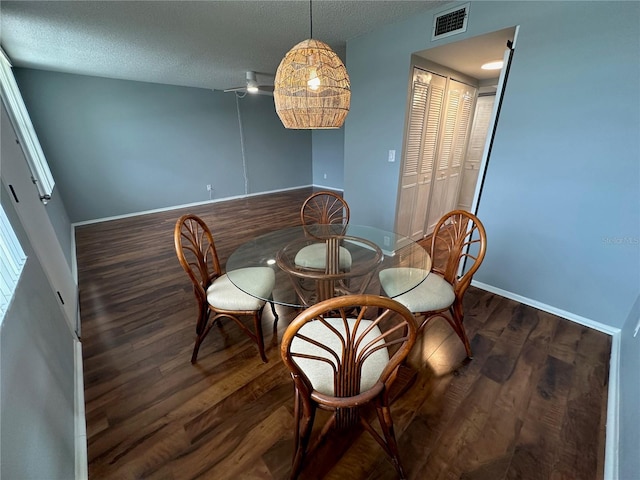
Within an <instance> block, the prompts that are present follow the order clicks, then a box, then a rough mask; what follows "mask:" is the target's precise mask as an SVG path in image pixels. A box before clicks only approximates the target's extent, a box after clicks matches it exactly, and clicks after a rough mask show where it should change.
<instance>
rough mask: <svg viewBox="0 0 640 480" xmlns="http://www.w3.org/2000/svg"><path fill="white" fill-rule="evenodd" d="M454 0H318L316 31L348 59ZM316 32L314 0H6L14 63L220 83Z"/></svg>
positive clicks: (270, 63) (270, 62) (230, 82)
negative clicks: (356, 40) (395, 25)
mask: <svg viewBox="0 0 640 480" xmlns="http://www.w3.org/2000/svg"><path fill="white" fill-rule="evenodd" d="M446 3H448V2H441V1H424V0H422V1H419V0H410V1H402V0H391V1H384V0H375V1H365V0H351V1H345V0H341V1H331V0H315V1H314V2H313V4H312V6H313V36H314V37H315V38H317V39H320V40H323V41H325V42H327V43H328V44H329V45H331V46H332V47H333V48H334V49H335V50H336V52H337V53H338V54H339V55H340V56H341V57H342V58H343V60H344V52H345V45H346V40H347V39H349V38H353V37H356V36H358V35H362V34H364V33H367V32H369V31H371V30H374V29H376V28H379V27H380V26H382V25H385V24H389V23H392V22H395V21H400V20H403V19H406V18H408V17H410V16H412V15H414V14H416V13H418V12H422V11H424V10H428V9H433V10H434V11H436V12H437V11H439V10H441V9H443V8H446V7H445V6H444V4H446ZM429 28H430V25H428V26H425V32H428V31H429ZM309 33H310V32H309V2H307V1H306V0H305V1H298V0H293V1H271V0H262V1H244V0H236V1H231V0H227V1H196V2H192V1H43V2H41V1H2V2H0V42H1V44H2V47H3V49H4V50H5V52H6V53H7V54H8V55H9V57H10V58H11V60H12V62H13V64H14V65H15V66H18V67H30V68H37V69H43V70H53V71H60V72H68V73H76V74H84V75H96V76H101V77H109V78H120V79H127V80H138V81H146V82H156V83H164V84H170V85H184V86H191V87H201V88H213V89H219V90H223V89H225V88H229V87H234V86H238V85H243V84H244V81H245V72H246V71H248V70H252V71H257V72H266V73H270V74H274V73H275V70H276V68H277V67H278V64H279V63H280V60H281V58H282V57H283V56H284V54H285V53H286V52H287V51H288V50H289V49H290V48H291V47H292V46H293V45H294V44H296V43H298V42H299V41H301V40H304V39H306V38H308V37H309ZM427 38H428V34H427V33H425V43H426V42H427V41H428V40H427ZM258 82H259V83H269V82H272V79H271V78H266V79H265V78H261V77H260V76H259V77H258Z"/></svg>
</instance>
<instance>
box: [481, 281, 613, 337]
mask: <svg viewBox="0 0 640 480" xmlns="http://www.w3.org/2000/svg"><path fill="white" fill-rule="evenodd" d="M471 285H473V286H474V287H478V288H479V289H481V290H486V291H487V292H491V293H495V294H496V295H500V296H501V297H505V298H508V299H510V300H515V301H516V302H518V303H523V304H524V305H529V306H530V307H533V308H537V309H538V310H542V311H543V312H547V313H551V314H553V315H557V316H558V317H562V318H566V319H567V320H571V321H572V322H575V323H577V324H579V325H583V326H585V327H589V328H593V329H594V330H597V331H599V332H602V333H606V334H607V335H615V334H616V333H618V334H619V333H620V329H619V328H615V327H612V326H611V325H607V324H605V323H601V322H596V321H595V320H591V319H590V318H586V317H581V316H580V315H576V314H575V313H571V312H567V311H566V310H561V309H559V308H556V307H552V306H551V305H547V304H546V303H542V302H539V301H537V300H532V299H530V298H527V297H523V296H522V295H518V294H517V293H513V292H509V291H508V290H503V289H501V288H498V287H494V286H493V285H487V284H486V283H482V282H477V281H476V280H472V281H471Z"/></svg>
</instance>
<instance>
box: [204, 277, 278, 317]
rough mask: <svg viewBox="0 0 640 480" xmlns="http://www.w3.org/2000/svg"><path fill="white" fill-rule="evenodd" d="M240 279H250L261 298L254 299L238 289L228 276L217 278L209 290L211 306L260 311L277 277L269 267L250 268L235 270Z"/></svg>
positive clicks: (222, 308) (224, 308)
mask: <svg viewBox="0 0 640 480" xmlns="http://www.w3.org/2000/svg"><path fill="white" fill-rule="evenodd" d="M234 276H236V278H238V279H242V278H243V277H244V278H247V279H250V281H252V282H253V283H254V285H255V290H254V292H255V293H256V294H260V297H261V298H257V297H254V296H252V295H249V294H248V293H245V292H243V291H242V290H240V289H239V288H238V287H236V286H235V285H234V284H233V283H232V282H231V280H229V277H227V275H226V274H224V275H222V276H220V277H218V278H216V279H215V280H214V281H213V283H212V284H211V285H210V286H209V288H208V289H207V301H208V302H209V305H211V306H212V307H214V308H219V309H221V310H260V309H261V308H262V306H263V305H264V303H265V301H264V300H262V299H266V298H269V297H270V296H271V292H272V291H273V286H274V285H275V283H276V275H275V273H274V271H273V270H272V269H271V268H268V267H248V268H241V269H238V270H234Z"/></svg>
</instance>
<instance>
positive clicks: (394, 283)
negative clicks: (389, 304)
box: [380, 267, 456, 313]
mask: <svg viewBox="0 0 640 480" xmlns="http://www.w3.org/2000/svg"><path fill="white" fill-rule="evenodd" d="M416 275H424V273H423V271H421V270H419V269H412V268H406V267H402V268H388V269H386V270H383V271H381V272H380V284H381V285H382V288H383V289H384V291H385V293H386V294H387V295H389V296H390V297H392V298H393V299H394V300H396V301H398V302H400V303H401V304H403V305H404V306H405V307H407V308H408V309H409V310H410V311H411V312H413V313H418V312H431V311H434V310H442V309H445V308H448V307H450V306H451V305H453V302H454V300H455V298H456V296H455V293H454V291H453V287H452V286H451V284H450V283H449V282H447V281H446V280H445V279H444V278H442V277H441V276H440V275H438V274H436V273H433V272H430V273H429V274H428V275H427V278H425V279H424V280H423V281H422V283H420V284H419V285H418V286H417V287H415V288H413V289H411V290H409V291H408V292H406V293H403V294H401V295H398V292H403V291H404V290H406V286H407V285H410V283H408V282H411V278H413V279H415V278H416Z"/></svg>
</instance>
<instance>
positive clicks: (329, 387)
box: [291, 318, 389, 395]
mask: <svg viewBox="0 0 640 480" xmlns="http://www.w3.org/2000/svg"><path fill="white" fill-rule="evenodd" d="M326 320H327V322H328V323H329V324H330V325H332V326H333V327H334V328H335V329H336V330H337V331H338V332H339V333H340V335H341V336H342V338H344V337H345V333H346V332H345V328H344V323H343V321H342V319H341V318H328V319H326ZM347 321H348V323H349V329H350V330H352V328H353V326H354V325H355V322H356V320H355V319H353V318H349V319H347ZM371 323H372V322H371V321H370V320H361V321H360V325H358V331H357V332H356V335H359V334H360V332H364V331H365V330H366V329H367V328H368V327H369V325H371ZM298 332H299V333H300V334H301V335H304V336H306V337H309V338H312V339H314V340H317V341H318V342H319V343H321V344H323V345H325V346H327V347H328V348H330V349H331V350H332V351H334V352H336V354H337V355H338V357H341V355H342V344H341V340H340V338H338V336H337V335H336V334H335V333H334V332H332V331H331V330H329V329H328V328H327V327H326V326H325V325H323V324H322V322H320V321H319V320H312V321H310V322H308V323H306V324H305V325H304V326H303V327H302V328H300V330H299V331H298ZM379 335H380V329H379V328H378V327H377V326H376V327H373V328H372V329H371V331H370V332H368V333H367V334H366V335H365V336H364V339H363V340H362V341H361V342H360V348H359V350H358V351H360V350H361V349H362V348H363V347H365V346H366V345H367V344H368V343H369V342H370V341H372V340H373V339H375V338H376V337H378V336H379ZM382 343H384V341H383V340H382V339H381V340H379V341H378V342H377V343H376V345H379V344H382ZM291 351H292V352H294V353H306V354H308V355H315V356H318V357H322V358H327V359H329V360H330V361H331V363H332V364H333V365H336V361H335V358H333V356H332V355H331V354H330V353H329V352H327V351H326V350H323V349H322V348H320V347H318V346H316V345H313V344H311V343H309V342H307V341H304V340H301V339H300V338H298V337H295V338H294V339H293V340H292V342H291ZM293 360H294V361H295V362H296V363H297V364H298V366H299V367H300V369H301V370H302V371H303V372H304V373H305V375H306V376H307V377H308V378H309V381H311V385H312V386H313V388H314V390H317V391H318V392H320V393H324V394H325V395H334V389H333V368H332V367H331V366H330V365H329V364H328V363H326V362H324V361H321V360H311V359H307V358H298V357H293ZM387 363H389V353H388V351H387V349H386V348H381V349H380V350H378V351H376V352H374V353H372V354H371V355H370V356H369V357H368V358H367V359H366V360H365V361H364V364H363V365H362V373H361V377H360V392H364V391H366V390H368V389H370V388H371V387H373V385H375V384H376V382H377V381H378V379H379V378H380V374H381V373H382V371H383V370H384V367H386V365H387Z"/></svg>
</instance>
